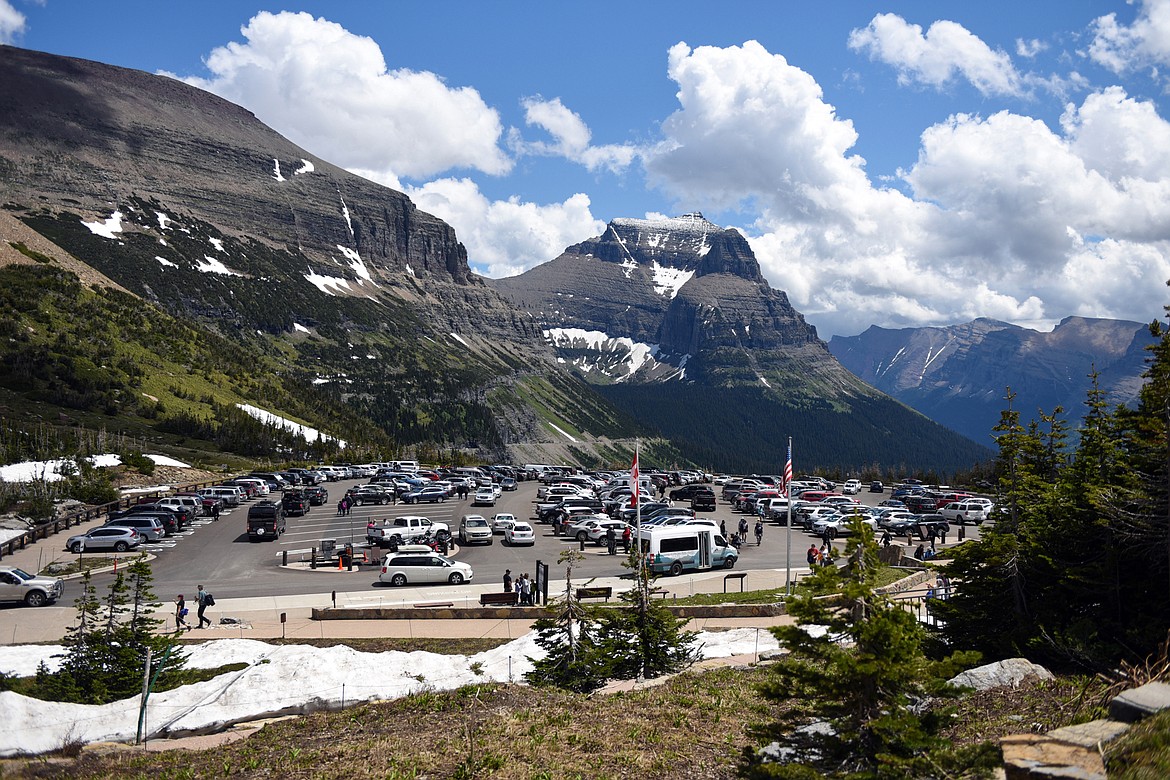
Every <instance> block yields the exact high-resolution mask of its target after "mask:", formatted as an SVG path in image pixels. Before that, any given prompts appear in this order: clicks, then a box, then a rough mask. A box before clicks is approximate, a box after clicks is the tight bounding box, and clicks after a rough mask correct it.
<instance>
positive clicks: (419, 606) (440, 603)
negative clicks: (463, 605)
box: [414, 601, 455, 609]
mask: <svg viewBox="0 0 1170 780" xmlns="http://www.w3.org/2000/svg"><path fill="white" fill-rule="evenodd" d="M453 606H455V602H453V601H428V602H426V603H423V604H415V605H414V607H415V609H426V608H428V607H453Z"/></svg>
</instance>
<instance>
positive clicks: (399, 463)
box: [392, 460, 418, 474]
mask: <svg viewBox="0 0 1170 780" xmlns="http://www.w3.org/2000/svg"><path fill="white" fill-rule="evenodd" d="M392 465H393V466H394V469H395V470H396V471H405V472H406V473H407V474H414V473H415V472H416V471H418V461H417V460H396V461H394V463H393V464H392Z"/></svg>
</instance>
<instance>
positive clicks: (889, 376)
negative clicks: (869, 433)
mask: <svg viewBox="0 0 1170 780" xmlns="http://www.w3.org/2000/svg"><path fill="white" fill-rule="evenodd" d="M1153 343H1154V338H1153V337H1152V336H1151V335H1150V332H1149V328H1148V326H1147V325H1143V324H1141V323H1138V322H1128V321H1123V320H1106V319H1088V318H1085V317H1069V318H1067V319H1065V320H1062V321H1061V322H1060V324H1059V325H1057V326H1056V328H1054V329H1053V330H1052V331H1051V332H1049V333H1043V332H1040V331H1035V330H1029V329H1027V328H1021V327H1018V326H1016V325H1010V324H1008V323H1005V322H997V321H996V320H990V319H977V320H974V321H973V322H969V323H965V324H962V325H951V326H947V327H931V328H902V329H898V330H890V329H886V328H879V327H877V326H874V327H871V328H869V329H868V330H866V331H865V332H864V333H861V334H860V335H857V336H849V337H842V336H834V337H833V338H832V339H831V340H830V341H829V350H830V351H831V352H832V353H833V354H834V355H835V356H836V357H837V359H838V360H840V361H841V364H842V365H844V366H845V367H846V368H848V369H849V370H850V371H852V372H853V373H854V374H856V375H857V376H858V377H860V378H861V379H862V380H864V381H865V382H868V383H869V384H871V385H873V386H874V387H876V388H878V389H879V390H881V391H883V392H885V393H888V394H889V395H891V396H893V397H894V398H896V399H898V400H899V401H902V402H903V403H905V404H907V405H908V406H911V407H913V408H915V409H917V410H918V411H920V412H922V413H923V414H925V415H926V416H928V417H930V418H931V419H933V420H936V421H938V422H940V423H942V424H943V425H945V426H947V427H948V428H951V429H953V430H956V431H958V432H960V433H962V434H963V435H965V436H967V437H968V438H971V439H973V440H975V441H981V442H989V441H990V436H991V433H992V430H991V429H992V427H993V426H995V425H996V424H997V423H998V422H999V418H1000V413H1001V412H1002V411H1003V410H1004V409H1005V408H1006V407H1007V402H1006V400H1005V395H1006V392H1007V388H1009V387H1010V388H1011V390H1012V392H1013V393H1015V394H1016V398H1015V401H1014V408H1015V409H1016V410H1018V411H1019V412H1020V416H1021V419H1022V420H1024V421H1027V420H1030V419H1034V418H1036V417H1037V416H1038V412H1040V411H1043V412H1044V413H1051V412H1052V411H1053V410H1054V409H1055V408H1056V407H1057V406H1061V407H1063V408H1064V410H1065V413H1066V415H1067V416H1068V418H1069V419H1070V421H1071V422H1072V423H1073V424H1074V426H1075V425H1076V423H1077V422H1078V421H1079V419H1080V417H1081V416H1082V414H1083V412H1084V410H1085V407H1084V403H1085V400H1086V398H1087V395H1086V394H1087V393H1088V391H1089V388H1090V386H1091V379H1090V376H1089V375H1090V374H1091V373H1092V372H1093V371H1096V372H1097V374H1098V379H1097V382H1098V385H1099V386H1100V388H1101V389H1102V390H1104V391H1105V392H1106V395H1107V398H1108V400H1109V402H1110V404H1113V405H1116V404H1127V405H1132V404H1133V403H1135V402H1136V400H1137V396H1138V390H1139V389H1140V388H1141V385H1142V382H1143V379H1142V373H1143V372H1144V371H1145V357H1146V347H1147V346H1149V345H1150V344H1153Z"/></svg>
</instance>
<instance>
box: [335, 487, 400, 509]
mask: <svg viewBox="0 0 1170 780" xmlns="http://www.w3.org/2000/svg"><path fill="white" fill-rule="evenodd" d="M345 497H346V498H348V499H349V502H350V503H351V504H357V505H358V506H365V505H366V504H389V503H390V502H391V501H393V500H394V496H393V495H392V494H391V493H390V492H388V491H387V490H386V489H385V488H383V487H381V486H379V485H362V486H361V487H359V488H354V489H352V490H349V491H347V492H346V494H345Z"/></svg>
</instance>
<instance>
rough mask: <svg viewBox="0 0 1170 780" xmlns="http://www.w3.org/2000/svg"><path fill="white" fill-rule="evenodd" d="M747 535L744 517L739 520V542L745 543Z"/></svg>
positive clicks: (746, 524) (746, 522)
mask: <svg viewBox="0 0 1170 780" xmlns="http://www.w3.org/2000/svg"><path fill="white" fill-rule="evenodd" d="M747 534H748V521H747V518H746V517H741V518H739V540H740V541H741V542H742V541H746V540H747Z"/></svg>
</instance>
